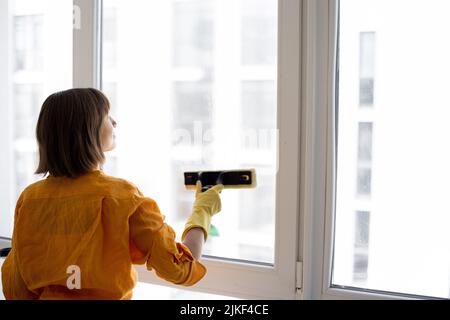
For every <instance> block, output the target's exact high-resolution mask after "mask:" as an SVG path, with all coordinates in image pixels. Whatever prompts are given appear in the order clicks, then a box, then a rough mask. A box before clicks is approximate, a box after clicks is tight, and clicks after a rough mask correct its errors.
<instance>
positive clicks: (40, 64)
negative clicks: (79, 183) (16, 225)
mask: <svg viewBox="0 0 450 320" xmlns="http://www.w3.org/2000/svg"><path fill="white" fill-rule="evenodd" d="M72 12H73V4H72V1H69V0H62V1H50V0H6V1H1V3H0V21H1V23H0V38H1V39H2V41H1V42H0V57H1V59H0V99H1V103H0V114H1V117H0V133H1V134H0V137H1V138H0V144H1V146H2V152H3V153H2V157H1V160H0V188H1V189H2V193H1V195H0V212H1V213H0V221H1V223H0V237H10V236H11V235H12V227H13V215H14V206H15V203H16V200H17V198H18V197H19V195H20V193H21V192H22V191H23V189H24V188H25V187H26V186H27V185H29V184H30V183H32V182H34V181H36V180H38V179H39V178H40V177H38V176H36V175H34V171H35V170H36V166H37V146H36V141H35V135H34V133H35V126H36V122H37V118H38V115H39V111H40V108H41V106H42V103H43V102H44V99H45V98H46V97H47V96H48V95H49V94H51V93H53V92H55V91H58V90H64V89H67V88H70V87H71V86H72V26H73V17H72Z"/></svg>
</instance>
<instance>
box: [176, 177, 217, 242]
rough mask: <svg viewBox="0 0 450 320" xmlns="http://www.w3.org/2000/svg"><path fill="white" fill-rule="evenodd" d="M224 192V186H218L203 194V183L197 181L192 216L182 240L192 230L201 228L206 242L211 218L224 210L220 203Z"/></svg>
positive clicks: (187, 222)
mask: <svg viewBox="0 0 450 320" xmlns="http://www.w3.org/2000/svg"><path fill="white" fill-rule="evenodd" d="M222 190H223V184H218V185H215V186H214V187H212V188H210V189H208V190H206V191H205V192H202V183H201V181H200V180H199V181H197V184H196V189H195V201H194V206H193V208H192V214H191V216H190V217H189V218H188V220H187V221H186V225H185V228H184V231H183V235H182V236H181V239H182V240H184V238H185V237H186V234H187V233H188V232H189V230H191V229H192V228H201V229H203V233H204V234H205V241H206V239H207V238H208V231H209V228H210V227H211V217H212V216H213V215H215V214H216V213H218V212H220V210H222V203H221V201H220V193H221V192H222Z"/></svg>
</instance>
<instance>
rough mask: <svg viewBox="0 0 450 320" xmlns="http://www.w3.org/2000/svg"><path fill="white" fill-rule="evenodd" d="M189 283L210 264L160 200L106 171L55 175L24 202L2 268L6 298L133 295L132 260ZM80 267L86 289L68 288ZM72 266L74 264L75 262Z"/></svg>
mask: <svg viewBox="0 0 450 320" xmlns="http://www.w3.org/2000/svg"><path fill="white" fill-rule="evenodd" d="M144 263H145V264H146V265H147V269H148V270H152V269H155V271H156V274H157V275H158V276H159V277H161V278H163V279H165V280H167V281H170V282H172V283H175V284H180V285H185V286H190V285H193V284H195V283H196V282H198V281H199V280H200V279H201V278H203V276H204V275H205V274H206V268H205V267H204V266H203V265H202V264H201V263H200V262H199V261H198V260H196V259H195V258H194V257H193V256H192V254H191V252H190V251H189V249H188V248H187V247H186V246H185V245H183V244H181V243H177V242H176V241H175V232H174V231H173V229H172V228H171V227H170V226H169V225H167V224H166V223H165V222H164V216H163V215H162V214H161V212H160V210H159V208H158V205H157V203H156V202H155V201H154V200H153V199H150V198H147V197H144V195H143V194H142V193H141V192H140V191H139V190H138V189H137V188H136V186H134V185H133V184H132V183H130V182H128V181H126V180H123V179H118V178H113V177H110V176H107V175H106V174H104V173H103V172H102V171H100V170H95V171H92V172H89V173H87V174H85V175H83V176H81V177H79V178H77V179H70V178H65V177H52V176H49V177H48V178H47V179H45V180H42V181H39V182H37V183H35V184H32V185H30V186H29V187H27V188H26V189H25V190H24V191H23V193H22V194H21V196H20V198H19V200H18V201H17V206H16V210H15V217H14V232H13V240H12V250H11V252H10V254H9V255H8V257H7V258H6V260H5V262H4V264H3V267H2V282H3V291H4V295H5V297H6V299H131V297H132V290H133V288H134V286H135V285H136V281H137V273H136V271H135V270H134V268H133V266H132V265H133V264H144ZM71 266H76V267H78V268H79V271H80V273H79V276H80V277H79V279H80V280H81V281H80V284H81V288H80V289H72V290H71V289H69V287H70V286H69V287H68V285H67V283H68V279H69V277H70V276H71V275H72V274H73V273H71V271H70V272H68V268H69V267H71ZM72 270H73V269H72Z"/></svg>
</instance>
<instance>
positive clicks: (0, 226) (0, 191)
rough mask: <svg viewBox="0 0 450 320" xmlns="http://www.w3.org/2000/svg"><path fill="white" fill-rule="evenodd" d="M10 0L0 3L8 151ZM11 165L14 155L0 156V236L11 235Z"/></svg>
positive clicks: (5, 145)
mask: <svg viewBox="0 0 450 320" xmlns="http://www.w3.org/2000/svg"><path fill="white" fill-rule="evenodd" d="M10 11H11V8H10V5H9V1H1V2H0V39H6V41H4V42H3V43H2V46H3V47H4V48H5V49H6V50H0V70H6V72H2V73H0V86H1V88H3V90H0V101H2V103H3V106H2V114H1V117H0V132H1V134H0V145H1V146H2V149H3V150H11V148H12V141H13V127H12V123H13V121H14V117H13V109H12V103H11V102H12V92H13V88H12V69H13V61H12V59H11V57H12V54H11V53H12V51H13V49H12V45H13V43H12V40H11V33H12V21H11V19H9V16H10ZM13 163H14V157H13V152H6V153H3V154H2V156H1V157H0V172H1V179H2V180H3V181H2V183H1V184H0V212H1V213H2V216H1V217H0V237H1V236H3V237H9V236H11V234H10V233H11V231H9V230H7V229H9V227H10V226H12V224H13V218H14V212H11V208H14V206H13V203H14V200H13V198H14V191H13V190H12V188H10V187H9V186H11V185H14V183H15V181H14V172H13V170H11V168H12V167H13Z"/></svg>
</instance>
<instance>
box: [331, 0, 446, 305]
mask: <svg viewBox="0 0 450 320" xmlns="http://www.w3.org/2000/svg"><path fill="white" fill-rule="evenodd" d="M405 8H407V10H405ZM449 13H450V2H449V1H448V0H430V1H420V0H396V1H388V0H341V1H340V43H339V57H340V65H339V71H340V72H339V84H338V85H339V86H338V88H339V118H338V119H337V121H338V128H339V133H338V137H339V142H338V148H339V150H338V163H337V164H338V168H337V170H338V171H337V203H336V232H335V244H334V245H335V247H334V249H335V251H334V262H333V266H334V269H333V284H334V285H336V286H347V287H348V286H350V287H359V288H365V289H371V290H380V291H389V292H396V293H404V294H413V295H422V296H433V297H442V298H449V297H450V232H449V231H448V230H449V229H450V204H449V202H448V201H447V199H448V194H447V193H448V187H447V182H448V181H449V180H450V169H449V166H448V163H450V151H449V148H448V147H447V145H448V137H449V136H450V126H449V125H448V119H449V118H450V108H449V105H450V98H449V96H448V83H449V82H448V75H449V74H450V60H449V59H448V57H449V56H450V42H449V41H446V40H445V39H447V38H449V36H450V20H449V19H448V14H449ZM399 21H401V23H399ZM418 21H420V23H417V22H418ZM358 61H359V63H358ZM355 190H356V192H355Z"/></svg>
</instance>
